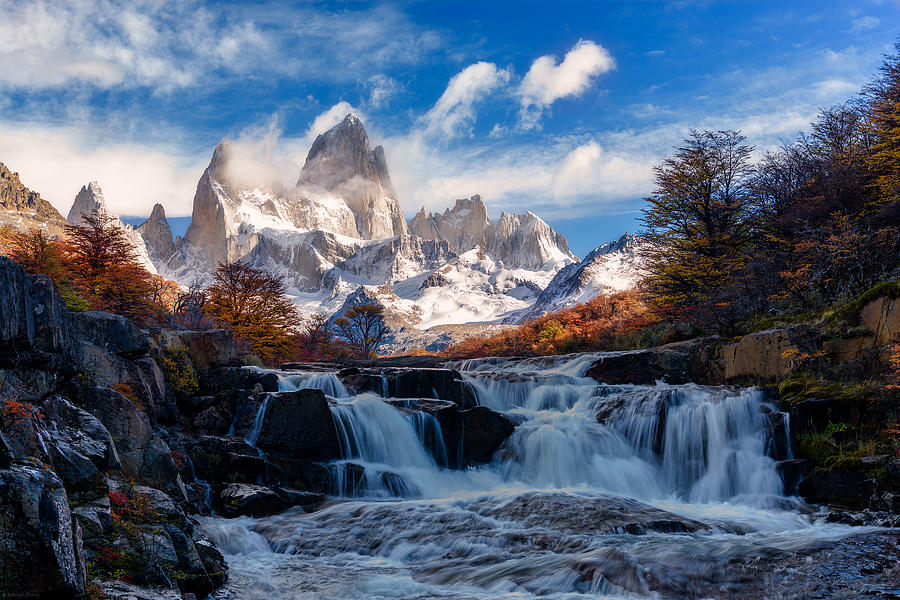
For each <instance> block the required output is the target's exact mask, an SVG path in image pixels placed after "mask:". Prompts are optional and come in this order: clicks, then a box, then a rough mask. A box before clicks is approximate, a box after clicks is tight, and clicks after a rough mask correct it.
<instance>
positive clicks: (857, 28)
mask: <svg viewBox="0 0 900 600" xmlns="http://www.w3.org/2000/svg"><path fill="white" fill-rule="evenodd" d="M880 24H881V19H879V18H878V17H870V16H865V17H859V18H858V19H853V26H852V27H851V28H850V33H862V32H863V31H868V30H870V29H875V28H876V27H878V25H880Z"/></svg>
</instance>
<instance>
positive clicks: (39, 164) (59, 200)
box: [0, 122, 209, 216]
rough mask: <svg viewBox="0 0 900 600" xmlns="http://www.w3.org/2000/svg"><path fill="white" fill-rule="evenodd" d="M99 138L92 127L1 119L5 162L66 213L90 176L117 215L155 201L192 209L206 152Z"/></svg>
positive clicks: (146, 209)
mask: <svg viewBox="0 0 900 600" xmlns="http://www.w3.org/2000/svg"><path fill="white" fill-rule="evenodd" d="M95 142H96V132H95V131H94V130H92V129H90V128H81V127H74V126H72V127H65V128H60V127H48V126H43V125H33V124H27V123H11V122H0V157H2V161H3V163H4V164H5V165H6V166H7V167H9V169H11V170H12V171H16V172H18V173H19V174H20V176H21V179H22V183H23V184H25V185H26V186H27V187H29V188H30V189H32V190H34V191H36V192H39V193H40V194H41V196H42V197H43V198H45V199H46V200H48V201H49V202H50V203H51V204H53V206H54V207H56V209H57V210H59V211H60V212H61V213H62V214H63V215H66V214H67V213H68V211H69V208H70V207H71V205H72V200H74V198H75V194H77V193H78V190H79V189H81V186H83V185H84V184H86V183H88V182H89V181H92V180H97V181H99V182H100V186H101V187H102V188H103V192H104V195H105V197H106V201H107V204H108V205H109V208H110V210H111V211H112V212H114V213H116V214H119V215H124V216H140V215H148V214H150V210H151V209H152V208H153V205H154V204H155V203H157V202H159V203H161V204H162V205H163V206H164V207H165V209H166V213H167V214H168V215H171V216H183V215H189V214H191V201H192V200H193V197H194V190H195V189H196V187H197V180H198V179H199V178H200V175H201V174H202V173H203V169H204V168H206V163H207V162H208V161H209V156H208V155H207V156H182V157H179V155H178V152H177V150H176V149H174V148H171V147H165V146H159V147H146V146H139V145H135V144H129V143H115V142H112V143H106V144H104V145H102V146H96V145H95Z"/></svg>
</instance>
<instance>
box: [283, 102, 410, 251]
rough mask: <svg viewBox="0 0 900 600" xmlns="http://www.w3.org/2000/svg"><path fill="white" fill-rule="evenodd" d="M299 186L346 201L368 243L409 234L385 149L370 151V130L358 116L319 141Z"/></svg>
mask: <svg viewBox="0 0 900 600" xmlns="http://www.w3.org/2000/svg"><path fill="white" fill-rule="evenodd" d="M297 185H298V186H316V187H320V188H322V189H324V190H327V191H328V192H331V193H334V194H336V195H337V196H339V197H341V198H343V199H344V202H345V203H346V205H347V206H348V207H349V208H350V210H351V211H352V212H353V216H354V217H355V220H356V229H357V231H358V232H359V237H361V238H363V239H367V240H372V239H380V238H387V237H394V236H396V235H403V234H405V233H406V219H404V218H403V211H402V210H401V208H400V204H399V202H398V201H397V192H395V191H394V186H393V184H392V183H391V177H390V175H389V174H388V168H387V161H386V160H385V157H384V148H383V147H381V146H376V147H375V148H374V149H371V148H370V147H369V136H368V134H367V133H366V129H365V127H364V126H363V124H362V121H360V120H359V118H357V117H356V116H355V115H352V114H348V115H347V116H346V117H344V120H343V121H341V122H340V123H339V124H338V125H336V126H335V127H332V128H331V129H329V130H328V131H326V132H325V133H323V134H321V135H320V136H318V137H317V138H316V140H315V141H314V142H313V145H312V148H310V150H309V154H308V155H307V157H306V163H305V164H304V165H303V171H302V172H301V173H300V179H299V181H298V182H297Z"/></svg>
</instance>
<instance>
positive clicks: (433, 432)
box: [408, 412, 447, 467]
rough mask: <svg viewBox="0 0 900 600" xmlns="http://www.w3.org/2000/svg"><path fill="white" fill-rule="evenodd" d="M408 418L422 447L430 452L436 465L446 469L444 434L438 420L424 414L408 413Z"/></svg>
mask: <svg viewBox="0 0 900 600" xmlns="http://www.w3.org/2000/svg"><path fill="white" fill-rule="evenodd" d="M408 417H409V420H410V421H411V422H412V424H413V427H414V428H415V430H416V435H417V436H418V438H419V441H420V442H421V443H422V445H423V446H424V447H425V448H427V449H428V450H429V452H431V456H432V457H433V458H434V460H435V461H436V462H437V464H438V465H440V466H442V467H446V466H447V445H446V444H445V443H444V433H443V431H441V424H440V423H438V420H437V419H435V418H434V415H432V414H429V413H424V412H414V413H410V414H409V415H408Z"/></svg>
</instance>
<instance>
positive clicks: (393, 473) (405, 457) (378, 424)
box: [331, 394, 443, 496]
mask: <svg viewBox="0 0 900 600" xmlns="http://www.w3.org/2000/svg"><path fill="white" fill-rule="evenodd" d="M331 414H332V416H333V417H334V423H335V428H336V429H337V434H338V440H339V442H340V446H341V456H342V457H343V459H344V461H343V463H342V464H338V465H337V466H335V467H334V468H333V469H332V474H333V477H334V485H335V488H336V489H337V491H338V492H339V495H348V494H347V492H348V491H350V492H352V493H351V494H349V495H354V494H355V493H356V492H358V491H360V490H359V489H358V488H359V487H360V484H359V483H358V482H355V481H354V480H353V479H352V476H353V474H354V473H357V472H358V467H361V468H362V469H364V470H363V473H362V477H363V478H364V482H363V483H364V485H363V486H362V487H364V490H362V491H364V492H365V493H366V494H368V495H375V496H397V495H410V493H411V492H413V491H414V490H416V489H417V486H416V481H415V478H416V477H418V478H422V477H425V478H428V477H429V476H430V475H433V474H434V473H435V472H436V471H437V470H438V467H437V464H436V462H435V459H434V458H432V456H431V455H430V454H429V452H428V451H427V450H426V448H425V445H424V441H423V439H422V438H420V436H419V435H418V433H417V431H416V427H415V425H414V424H413V422H412V421H411V420H410V419H408V418H407V417H406V415H404V414H403V413H402V412H400V411H399V410H398V409H396V408H394V407H393V406H391V405H390V404H387V403H386V402H384V401H382V400H381V399H380V398H379V397H378V396H376V395H375V394H361V395H359V396H357V397H355V398H353V399H352V400H345V401H342V402H340V403H338V404H336V405H333V406H332V407H331ZM441 442H443V438H441ZM348 465H355V466H356V467H357V469H354V467H353V466H350V467H348Z"/></svg>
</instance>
